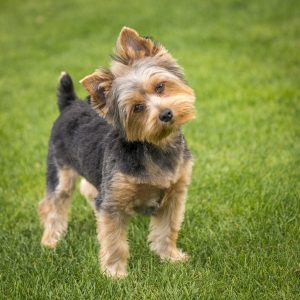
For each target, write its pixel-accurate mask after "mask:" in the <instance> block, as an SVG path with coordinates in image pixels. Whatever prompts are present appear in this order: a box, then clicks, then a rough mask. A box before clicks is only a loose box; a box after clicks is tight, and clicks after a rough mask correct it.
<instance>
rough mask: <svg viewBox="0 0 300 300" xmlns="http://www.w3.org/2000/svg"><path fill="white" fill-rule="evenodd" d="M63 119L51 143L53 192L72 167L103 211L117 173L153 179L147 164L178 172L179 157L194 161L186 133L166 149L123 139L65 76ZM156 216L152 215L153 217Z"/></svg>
mask: <svg viewBox="0 0 300 300" xmlns="http://www.w3.org/2000/svg"><path fill="white" fill-rule="evenodd" d="M57 94H58V106H59V109H60V111H61V114H60V116H59V117H58V118H57V120H56V121H55V123H54V125H53V128H52V133H51V138H50V142H49V153H48V169H47V190H48V191H49V192H51V191H54V189H55V186H56V185H57V182H58V179H57V169H58V168H63V167H71V168H72V169H74V170H76V171H77V173H78V174H79V175H81V176H83V177H84V178H86V180H88V181H89V182H90V183H92V184H93V185H94V186H95V187H96V188H97V189H99V190H101V193H100V194H101V195H100V196H99V197H98V198H97V199H96V207H98V208H100V206H101V205H102V202H103V201H105V190H106V189H107V188H108V187H109V182H110V180H111V178H112V177H113V175H114V174H115V173H116V172H119V171H121V172H122V173H124V174H127V175H131V176H134V177H139V178H147V177H148V176H150V175H151V174H149V173H148V171H147V168H146V160H148V161H149V159H150V160H151V161H153V162H155V163H156V164H157V165H158V166H159V167H160V169H162V170H165V171H168V172H173V171H174V170H175V167H176V165H177V162H178V157H179V156H180V155H181V154H183V157H184V158H185V159H186V160H188V159H190V157H191V156H190V153H189V150H188V148H187V146H186V143H185V140H184V138H183V135H182V133H181V131H180V130H179V131H178V135H177V138H176V139H175V140H174V141H173V143H172V144H170V145H169V146H168V147H167V148H166V149H164V150H162V149H161V148H159V147H158V146H155V145H152V144H150V143H146V142H128V141H126V139H125V138H124V136H123V134H122V133H121V132H120V131H118V129H116V128H115V127H112V126H111V125H109V124H108V123H107V122H106V121H105V120H104V119H103V118H101V117H100V116H99V115H98V114H97V113H96V112H95V111H94V110H93V108H92V107H91V105H90V104H89V102H88V101H87V100H86V101H82V100H78V98H77V96H76V95H75V92H74V90H73V84H72V80H71V78H70V76H69V75H68V74H65V75H63V76H62V77H61V79H60V84H59V86H58V93H57ZM147 213H150V211H147Z"/></svg>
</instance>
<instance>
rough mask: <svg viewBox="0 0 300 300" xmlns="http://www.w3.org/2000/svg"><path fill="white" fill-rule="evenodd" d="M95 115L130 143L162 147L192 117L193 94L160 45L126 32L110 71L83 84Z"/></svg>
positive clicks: (177, 68) (131, 31)
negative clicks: (115, 128)
mask: <svg viewBox="0 0 300 300" xmlns="http://www.w3.org/2000/svg"><path fill="white" fill-rule="evenodd" d="M81 83H82V84H83V86H84V87H85V88H86V89H87V91H88V92H89V94H90V95H91V102H92V104H93V106H94V108H95V109H96V111H97V112H98V113H99V114H100V115H101V116H102V117H104V118H105V119H106V120H107V121H108V122H109V123H110V124H112V125H113V126H115V127H117V128H119V129H120V130H121V131H122V132H123V134H124V136H125V137H126V138H127V140H128V141H147V142H149V143H153V144H160V143H162V142H163V141H164V140H166V139H167V138H168V137H170V136H172V133H173V132H177V130H178V128H179V127H180V126H181V125H182V124H184V123H186V122H188V121H190V120H191V119H193V118H194V116H195V109H194V101H195V96H194V93H193V90H192V89H191V88H190V87H189V86H188V85H187V83H186V82H185V80H184V76H183V71H182V69H181V68H180V67H179V65H178V64H177V62H176V60H175V59H174V58H173V57H172V56H171V55H170V54H169V53H168V51H167V50H166V49H165V48H164V47H163V46H161V45H159V44H157V43H155V42H153V41H152V40H151V39H150V38H144V37H141V36H139V34H138V33H137V32H136V31H135V30H133V29H130V28H127V27H124V28H123V29H122V30H121V32H120V35H119V37H118V40H117V43H116V48H115V52H114V55H113V62H112V64H111V68H110V69H98V70H96V71H95V72H94V73H93V74H91V75H88V76H86V77H85V78H83V79H82V80H81Z"/></svg>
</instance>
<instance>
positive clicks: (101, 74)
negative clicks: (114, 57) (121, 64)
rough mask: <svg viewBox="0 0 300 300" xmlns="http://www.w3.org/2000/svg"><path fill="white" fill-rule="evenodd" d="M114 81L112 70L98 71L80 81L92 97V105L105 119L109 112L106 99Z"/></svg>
mask: <svg viewBox="0 0 300 300" xmlns="http://www.w3.org/2000/svg"><path fill="white" fill-rule="evenodd" d="M113 79H114V76H113V74H112V73H111V72H110V70H107V69H98V70H96V71H95V72H94V73H92V74H90V75H88V76H86V77H84V78H83V79H81V80H80V83H81V84H82V85H83V86H84V87H85V89H86V90H87V91H88V92H89V94H90V95H91V103H92V105H93V106H94V108H95V110H96V111H97V112H98V113H99V114H100V116H102V117H105V116H106V114H107V111H108V103H106V100H105V98H106V95H107V93H108V91H109V89H110V87H111V84H112V81H113Z"/></svg>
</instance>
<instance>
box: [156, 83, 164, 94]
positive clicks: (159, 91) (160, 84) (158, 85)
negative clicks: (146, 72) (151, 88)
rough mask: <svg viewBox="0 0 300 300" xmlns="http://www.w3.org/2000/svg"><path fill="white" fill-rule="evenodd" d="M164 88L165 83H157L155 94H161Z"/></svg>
mask: <svg viewBox="0 0 300 300" xmlns="http://www.w3.org/2000/svg"><path fill="white" fill-rule="evenodd" d="M164 90H165V84H164V83H163V82H161V83H159V84H157V85H156V87H155V92H156V93H157V94H162V93H163V92H164Z"/></svg>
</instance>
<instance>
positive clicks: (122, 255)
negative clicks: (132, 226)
mask: <svg viewBox="0 0 300 300" xmlns="http://www.w3.org/2000/svg"><path fill="white" fill-rule="evenodd" d="M96 218H97V231H98V240H99V243H100V253H99V258H100V264H101V268H102V270H103V272H105V273H106V274H107V275H108V276H111V277H113V278H121V277H125V276H126V275H127V271H126V266H127V259H128V257H129V249H128V243H127V221H128V216H126V215H125V214H124V213H121V212H114V213H110V212H107V211H104V210H101V209H100V211H98V212H96Z"/></svg>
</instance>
